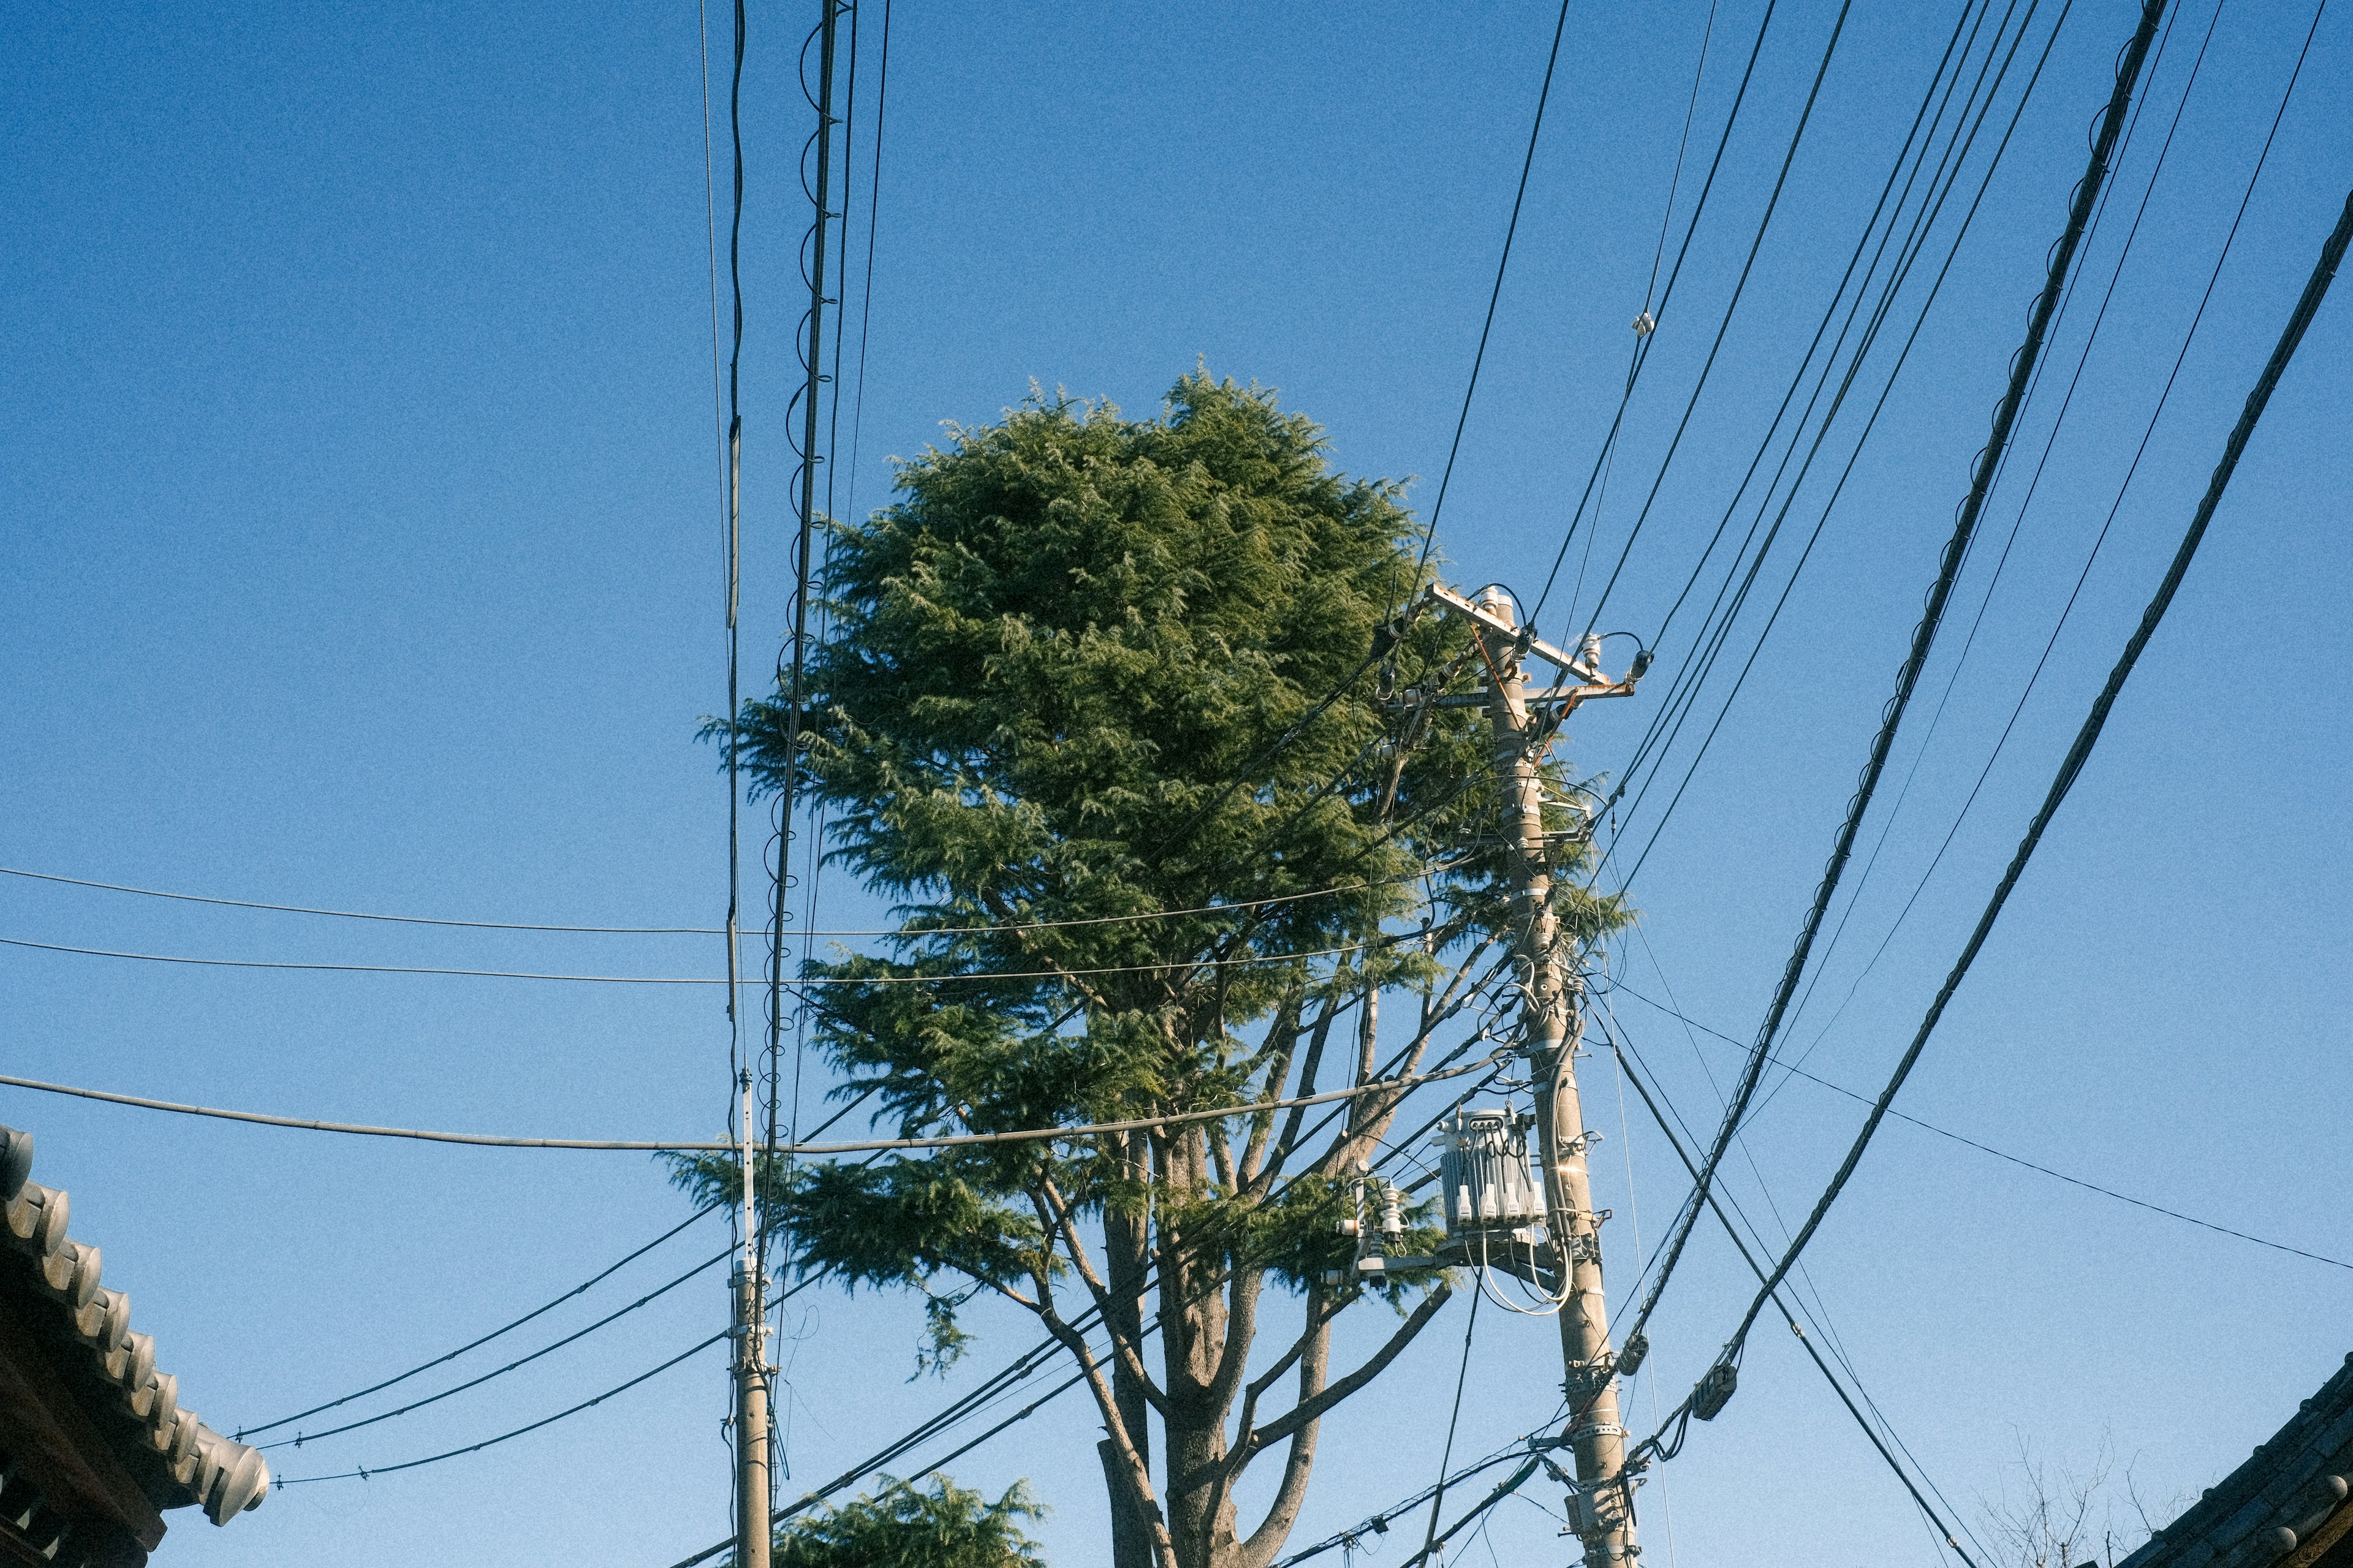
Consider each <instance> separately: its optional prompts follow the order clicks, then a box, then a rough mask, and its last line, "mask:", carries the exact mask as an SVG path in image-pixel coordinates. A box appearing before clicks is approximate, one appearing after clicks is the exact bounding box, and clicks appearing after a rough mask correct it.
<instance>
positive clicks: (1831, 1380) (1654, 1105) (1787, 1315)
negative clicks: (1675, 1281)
mask: <svg viewBox="0 0 2353 1568" xmlns="http://www.w3.org/2000/svg"><path fill="white" fill-rule="evenodd" d="M1611 1050H1612V1052H1613V1054H1615V1055H1617V1057H1618V1065H1619V1066H1620V1068H1623V1069H1624V1071H1625V1073H1626V1078H1627V1080H1628V1081H1629V1082H1630V1083H1631V1084H1633V1086H1634V1092H1635V1093H1636V1094H1637V1095H1639V1096H1641V1100H1642V1106H1643V1109H1644V1110H1648V1111H1649V1112H1650V1113H1651V1121H1655V1122H1657V1123H1658V1127H1659V1131H1661V1132H1662V1133H1663V1134H1665V1136H1666V1140H1667V1143H1668V1146H1669V1147H1671V1148H1672V1149H1673V1150H1674V1152H1675V1158H1677V1159H1678V1160H1681V1161H1682V1162H1683V1169H1684V1170H1686V1171H1688V1172H1689V1173H1691V1177H1692V1181H1693V1184H1694V1186H1695V1187H1700V1186H1701V1183H1702V1172H1701V1170H1700V1167H1699V1166H1698V1165H1696V1164H1695V1163H1693V1160H1692V1157H1691V1152H1690V1151H1689V1150H1688V1149H1686V1148H1684V1147H1683V1140H1682V1139H1681V1138H1680V1137H1678V1136H1677V1135H1676V1132H1675V1130H1674V1128H1673V1127H1672V1125H1671V1124H1670V1123H1669V1122H1668V1121H1667V1117H1666V1113H1665V1112H1664V1111H1662V1110H1661V1109H1660V1107H1659V1102H1658V1100H1655V1099H1653V1098H1652V1096H1651V1090H1650V1087H1649V1086H1648V1085H1647V1084H1645V1083H1644V1082H1643V1081H1642V1079H1641V1076H1640V1075H1639V1074H1637V1073H1636V1072H1635V1071H1634V1067H1633V1064H1632V1063H1631V1062H1630V1061H1628V1060H1627V1059H1626V1056H1625V1053H1623V1052H1620V1051H1618V1050H1617V1047H1616V1042H1615V1041H1612V1042H1611ZM1701 1190H1702V1191H1704V1192H1705V1195H1706V1199H1707V1206H1708V1208H1709V1210H1710V1211H1711V1212H1712V1213H1714V1214H1715V1217H1716V1222H1717V1223H1718V1224H1719V1225H1721V1226H1723V1227H1724V1234H1725V1236H1727V1237H1730V1238H1731V1240H1732V1245H1733V1247H1735V1248H1736V1249H1737V1250H1738V1251H1739V1253H1740V1260H1741V1261H1742V1262H1743V1263H1746V1264H1747V1265H1748V1267H1749V1268H1750V1269H1752V1270H1753V1271H1754V1272H1755V1273H1756V1275H1757V1279H1760V1280H1761V1279H1764V1278H1765V1266H1764V1265H1763V1264H1762V1263H1759V1262H1758V1261H1757V1255H1756V1254H1755V1253H1753V1252H1751V1251H1749V1250H1748V1244H1747V1242H1746V1241H1745V1240H1743V1239H1742V1238H1741V1235H1740V1232H1739V1229H1738V1228H1737V1227H1736V1226H1734V1225H1733V1223H1732V1217H1731V1216H1730V1215H1727V1214H1725V1212H1724V1209H1723V1207H1722V1206H1721V1205H1719V1204H1718V1203H1717V1202H1716V1198H1715V1193H1714V1192H1713V1191H1709V1190H1707V1189H1706V1188H1704V1187H1701ZM1772 1300H1773V1304H1774V1306H1776V1307H1778V1308H1779V1309H1780V1312H1781V1316H1782V1318H1783V1319H1784V1320H1785V1321H1787V1322H1788V1325H1789V1331H1790V1332H1791V1333H1792V1334H1794V1335H1795V1336H1796V1337H1797V1341H1798V1342H1799V1344H1801V1345H1803V1346H1804V1347H1805V1349H1806V1355H1807V1357H1808V1359H1810V1361H1812V1363H1814V1366H1815V1368H1816V1369H1817V1370H1818V1371H1820V1373H1821V1374H1822V1380H1823V1381H1824V1382H1826V1383H1828V1384H1830V1385H1831V1392H1832V1393H1834V1394H1837V1395H1838V1396H1839V1403H1840V1404H1841V1405H1844V1406H1846V1413H1847V1414H1848V1415H1852V1417H1854V1424H1855V1425H1856V1426H1859V1427H1861V1428H1862V1435H1863V1436H1865V1437H1867V1438H1869V1439H1870V1440H1871V1446H1872V1447H1873V1449H1874V1450H1876V1451H1877V1453H1878V1455H1879V1457H1880V1458H1881V1459H1883V1460H1884V1461H1885V1462H1886V1465H1887V1468H1888V1469H1889V1470H1890V1471H1891V1472H1893V1473H1894V1477H1895V1479H1897V1480H1898V1481H1900V1482H1902V1483H1903V1486H1904V1489H1905V1491H1906V1492H1907V1493H1909V1494H1910V1495H1911V1498H1912V1502H1913V1506H1914V1507H1915V1508H1917V1509H1918V1510H1920V1511H1921V1513H1922V1514H1924V1515H1926V1518H1927V1519H1928V1521H1930V1522H1931V1523H1932V1524H1934V1525H1935V1526H1936V1531H1937V1533H1939V1534H1940V1535H1942V1536H1943V1537H1944V1538H1945V1544H1946V1545H1947V1546H1949V1547H1951V1548H1952V1549H1953V1551H1954V1552H1955V1554H1957V1556H1958V1557H1959V1558H1960V1560H1961V1561H1962V1562H1963V1563H1968V1565H1969V1568H1977V1564H1976V1563H1975V1562H1974V1561H1973V1560H1972V1559H1971V1558H1970V1556H1969V1554H1968V1552H1964V1551H1962V1549H1961V1543H1960V1542H1959V1540H1958V1539H1957V1537H1956V1536H1955V1534H1954V1531H1953V1527H1952V1526H1951V1525H1949V1524H1947V1523H1946V1522H1945V1521H1944V1519H1943V1518H1942V1517H1941V1516H1939V1515H1938V1514H1937V1512H1936V1510H1935V1509H1934V1508H1932V1507H1930V1506H1929V1503H1928V1500H1927V1499H1926V1498H1925V1497H1923V1496H1921V1495H1920V1489H1919V1488H1918V1487H1917V1486H1916V1485H1915V1484H1914V1483H1913V1480H1912V1477H1911V1475H1910V1473H1909V1472H1908V1471H1906V1470H1905V1468H1904V1467H1903V1466H1902V1465H1901V1464H1899V1463H1897V1462H1896V1458H1895V1456H1894V1454H1893V1453H1891V1452H1889V1451H1888V1447H1887V1445H1886V1443H1885V1442H1884V1441H1883V1440H1882V1438H1881V1437H1880V1436H1879V1433H1878V1431H1877V1429H1876V1428H1875V1427H1873V1425H1872V1424H1871V1422H1870V1420H1869V1419H1868V1418H1866V1417H1865V1416H1864V1415H1863V1414H1862V1411H1861V1410H1860V1409H1859V1408H1857V1407H1856V1405H1855V1403H1854V1399H1853V1397H1852V1395H1850V1394H1848V1393H1847V1391H1846V1387H1845V1385H1844V1384H1841V1382H1840V1381H1839V1379H1838V1374H1837V1373H1833V1372H1832V1371H1831V1366H1830V1363H1828V1362H1826V1361H1824V1360H1823V1359H1822V1352H1820V1350H1819V1349H1817V1348H1816V1347H1815V1344H1814V1342H1813V1340H1812V1339H1811V1338H1810V1337H1809V1336H1808V1335H1807V1333H1806V1331H1805V1330H1804V1329H1803V1328H1801V1327H1800V1326H1799V1322H1798V1318H1797V1314H1796V1313H1794V1312H1792V1311H1791V1310H1789V1307H1788V1303H1787V1302H1785V1301H1783V1300H1781V1298H1780V1295H1779V1293H1778V1291H1776V1292H1774V1293H1773V1297H1772ZM1847 1375H1848V1376H1850V1377H1852V1376H1853V1375H1854V1369H1853V1368H1852V1366H1850V1367H1848V1368H1847ZM1861 1386H1862V1384H1861V1383H1860V1382H1858V1383H1857V1384H1856V1387H1858V1388H1860V1387H1861ZM1865 1397H1869V1396H1868V1395H1865ZM1881 1419H1882V1420H1884V1419H1885V1417H1884V1416H1882V1417H1881ZM1890 1430H1891V1431H1892V1430H1893V1428H1891V1429H1890ZM1899 1440H1900V1439H1899ZM1913 1463H1914V1464H1915V1465H1916V1464H1918V1463H1919V1461H1918V1460H1916V1459H1915V1460H1914V1461H1913ZM1922 1474H1923V1477H1924V1478H1925V1476H1926V1471H1923V1472H1922ZM1934 1484H1935V1483H1934V1482H1931V1483H1930V1485H1932V1486H1933V1485H1934Z"/></svg>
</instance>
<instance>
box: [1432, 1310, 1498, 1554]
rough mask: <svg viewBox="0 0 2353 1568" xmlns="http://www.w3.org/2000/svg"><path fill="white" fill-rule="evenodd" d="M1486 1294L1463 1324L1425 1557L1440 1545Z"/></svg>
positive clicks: (1434, 1487) (1439, 1453)
mask: <svg viewBox="0 0 2353 1568" xmlns="http://www.w3.org/2000/svg"><path fill="white" fill-rule="evenodd" d="M1484 1294H1485V1292H1483V1291H1480V1292H1474V1293H1473V1294H1472V1298H1471V1315H1470V1317H1469V1318H1468V1319H1466V1320H1465V1321H1464V1322H1463V1324H1462V1365H1461V1368H1460V1369H1458V1370H1457V1371H1456V1373H1455V1374H1454V1405H1453V1407H1452V1409H1451V1410H1450V1411H1449V1413H1448V1415H1447V1417H1446V1446H1445V1447H1442V1448H1440V1450H1439V1451H1438V1483H1437V1484H1436V1485H1435V1486H1433V1487H1431V1488H1430V1530H1429V1532H1428V1534H1426V1535H1425V1536H1424V1537H1423V1538H1422V1542H1421V1554H1422V1555H1423V1556H1425V1557H1427V1556H1429V1555H1430V1548H1431V1547H1433V1546H1435V1545H1436V1544H1437V1543H1438V1515H1439V1510H1440V1509H1441V1508H1443V1507H1444V1506H1445V1503H1446V1467H1447V1466H1448V1465H1449V1464H1451V1463H1452V1462H1453V1459H1454V1428H1455V1427H1456V1426H1457V1425H1459V1424H1460V1423H1461V1419H1462V1390H1463V1388H1464V1387H1465V1385H1467V1384H1469V1383H1470V1381H1471V1336H1472V1335H1473V1334H1475V1333H1477V1332H1478V1331H1479V1301H1480V1299H1481V1297H1482V1296H1483V1295H1484Z"/></svg>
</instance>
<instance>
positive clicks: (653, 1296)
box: [261, 1242, 735, 1448]
mask: <svg viewBox="0 0 2353 1568" xmlns="http://www.w3.org/2000/svg"><path fill="white" fill-rule="evenodd" d="M734 1251H735V1245H734V1243H733V1242H730V1243H728V1245H726V1246H725V1247H721V1248H720V1249H719V1250H718V1251H717V1252H714V1253H712V1255H711V1256H710V1257H709V1258H704V1259H703V1260H702V1262H700V1263H698V1264H696V1265H695V1266H694V1267H693V1268H690V1269H688V1270H687V1271H686V1272H685V1273H683V1274H681V1275H680V1276H679V1277H678V1278H676V1279H672V1280H670V1282H669V1283H668V1284H666V1285H659V1286H657V1287H655V1288H654V1289H651V1290H649V1291H647V1292H646V1293H645V1294H644V1295H642V1296H640V1297H638V1299H637V1300H634V1301H632V1302H630V1303H629V1304H628V1306H626V1307H622V1308H619V1309H617V1310H614V1311H611V1312H608V1313H607V1314H606V1315H605V1316H603V1317H601V1318H599V1319H597V1320H596V1321H595V1322H593V1323H590V1324H589V1325H588V1326H587V1327H586V1328H585V1329H577V1330H575V1331H573V1332H571V1333H569V1334H566V1335H565V1336H564V1338H562V1339H560V1340H557V1341H555V1342H554V1343H552V1344H547V1345H543V1346H541V1347H540V1348H539V1349H538V1350H535V1351H533V1352H531V1353H530V1354H529V1355H527V1356H522V1357H518V1358H517V1359H516V1360H513V1361H511V1362H509V1363H506V1365H504V1366H501V1367H498V1368H495V1369H493V1370H492V1371H490V1372H486V1373H482V1374H481V1375H480V1377H475V1378H470V1379H469V1380H467V1381H466V1382H464V1383H460V1384H456V1385H455V1386H454V1387H450V1388H445V1389H443V1390H441V1392H440V1393H438V1394H427V1395H426V1396H425V1397H424V1398H422V1399H417V1400H412V1401H410V1402H409V1403H408V1404H406V1405H401V1406H399V1407H398V1408H396V1409H393V1410H386V1411H384V1412H382V1413H381V1414H379V1415H369V1416H365V1417H364V1418H362V1419H360V1420H357V1421H347V1422H345V1423H344V1424H343V1426H331V1427H329V1428H328V1429H327V1430H326V1431H324V1432H297V1433H296V1434H294V1436H291V1437H282V1438H280V1439H279V1440H278V1441H277V1442H275V1443H264V1444H262V1445H261V1446H262V1447H264V1448H300V1447H303V1446H304V1445H305V1444H310V1443H316V1442H320V1441H322V1440H323V1439H325V1438H328V1437H339V1436H343V1434H344V1433H346V1432H356V1431H358V1430H359V1429H360V1428H361V1427H363V1426H375V1425H376V1424H377V1423H378V1422H381V1421H389V1420H391V1419H393V1418H394V1417H395V1416H396V1415H407V1414H408V1413H409V1412H411V1411H413V1410H422V1409H424V1408H425V1407H426V1406H427V1405H438V1404H439V1403H440V1402H441V1401H443V1400H445V1399H448V1398H449V1397H451V1396H452V1395H453V1394H463V1393H465V1392H466V1391H467V1390H468V1389H470V1388H480V1386H481V1385H482V1384H486V1383H488V1382H490V1381H491V1379H492V1378H496V1377H504V1376H505V1375H506V1374H507V1373H511V1372H513V1371H515V1370H517V1369H518V1368H521V1367H526V1366H529V1365H530V1364H531V1363H533V1362H535V1361H537V1360H539V1359H540V1358H541V1357H542V1356H547V1355H553V1354H554V1353H555V1352H557V1351H560V1350H562V1349H563V1348H564V1347H565V1346H566V1345H568V1344H572V1343H574V1342H576V1341H579V1340H584V1339H586V1338H587V1337H588V1336H589V1335H590V1334H593V1333H595V1332H596V1331H597V1330H599V1329H601V1328H604V1327H606V1326H607V1325H608V1324H611V1323H616V1322H618V1321H620V1320H621V1319H623V1318H626V1317H628V1315H629V1314H630V1313H631V1312H634V1311H636V1310H638V1308H640V1307H643V1306H645V1305H646V1304H647V1303H649V1302H650V1301H653V1300H658V1299H659V1298H660V1297H663V1296H666V1295H668V1294H670V1291H672V1290H675V1289H678V1288H679V1287H680V1286H681V1285H683V1284H685V1283H686V1282H687V1281H688V1280H690V1279H695V1278H697V1277H698V1276H700V1275H702V1274H705V1273H708V1272H709V1271H710V1269H711V1266H712V1264H714V1263H723V1262H724V1261H726V1259H727V1258H729V1257H731V1256H732V1255H733V1253H734Z"/></svg>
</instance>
